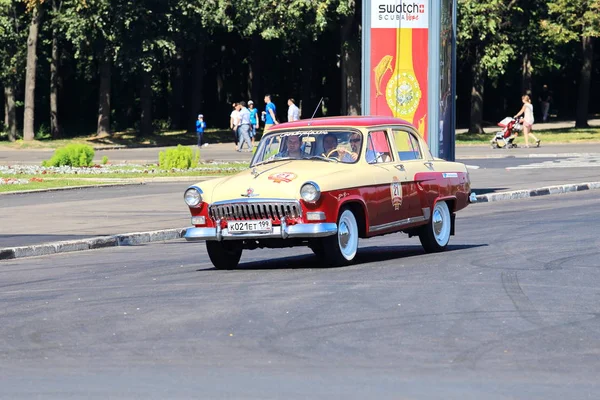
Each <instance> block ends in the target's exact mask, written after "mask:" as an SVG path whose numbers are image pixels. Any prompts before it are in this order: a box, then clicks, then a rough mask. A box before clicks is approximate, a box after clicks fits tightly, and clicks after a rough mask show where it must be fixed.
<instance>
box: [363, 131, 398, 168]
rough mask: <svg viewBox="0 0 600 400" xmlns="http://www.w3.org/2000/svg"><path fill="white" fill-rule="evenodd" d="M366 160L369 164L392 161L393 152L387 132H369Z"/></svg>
mask: <svg viewBox="0 0 600 400" xmlns="http://www.w3.org/2000/svg"><path fill="white" fill-rule="evenodd" d="M365 159H366V160H367V162H368V163H369V164H380V163H386V162H390V161H392V152H391V150H390V143H389V141H388V137H387V132H386V131H373V132H369V136H368V138H367V151H366V153H365Z"/></svg>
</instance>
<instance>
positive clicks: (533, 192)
mask: <svg viewBox="0 0 600 400" xmlns="http://www.w3.org/2000/svg"><path fill="white" fill-rule="evenodd" d="M594 189H600V182H588V183H572V184H567V185H556V186H546V187H542V188H538V189H522V190H513V191H510V192H500V193H489V194H480V195H476V196H475V197H476V198H477V203H479V202H481V203H489V202H492V201H504V200H518V199H526V198H528V197H538V196H545V195H549V194H561V193H571V192H582V191H585V190H594ZM477 203H475V204H477Z"/></svg>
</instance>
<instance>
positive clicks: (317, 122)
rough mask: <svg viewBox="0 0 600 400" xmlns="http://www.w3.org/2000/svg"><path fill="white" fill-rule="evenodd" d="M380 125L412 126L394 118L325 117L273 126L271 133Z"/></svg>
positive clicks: (370, 116)
mask: <svg viewBox="0 0 600 400" xmlns="http://www.w3.org/2000/svg"><path fill="white" fill-rule="evenodd" d="M378 125H410V126H412V124H410V123H409V122H407V121H405V120H403V119H400V118H394V117H382V116H377V115H366V116H365V115H352V116H338V117H324V118H313V119H301V120H299V121H294V122H284V123H281V124H278V125H273V126H271V128H270V129H269V132H271V131H274V130H280V129H290V128H305V127H325V126H327V127H338V126H350V127H361V128H362V127H367V126H378Z"/></svg>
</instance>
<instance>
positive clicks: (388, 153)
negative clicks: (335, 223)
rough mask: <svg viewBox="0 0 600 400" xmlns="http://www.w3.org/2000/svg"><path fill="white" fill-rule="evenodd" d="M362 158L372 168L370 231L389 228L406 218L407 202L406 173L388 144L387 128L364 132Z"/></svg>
mask: <svg viewBox="0 0 600 400" xmlns="http://www.w3.org/2000/svg"><path fill="white" fill-rule="evenodd" d="M364 156H365V159H366V160H367V162H368V164H369V168H371V169H372V170H373V173H372V176H373V180H374V183H375V184H376V186H375V188H374V196H373V199H372V200H371V202H370V203H371V208H372V209H373V210H374V211H375V212H376V213H375V215H374V218H372V219H371V221H370V226H369V232H370V233H371V234H376V233H380V232H384V231H391V230H394V228H397V227H398V226H400V225H401V222H400V221H402V220H404V219H406V218H407V212H408V205H407V204H404V203H403V198H404V196H403V185H402V184H403V182H405V181H406V173H405V171H403V170H402V169H399V168H398V166H397V162H396V157H395V154H394V153H393V150H392V146H391V144H390V136H389V130H388V129H376V130H372V131H369V132H368V134H367V143H366V146H365V154H364Z"/></svg>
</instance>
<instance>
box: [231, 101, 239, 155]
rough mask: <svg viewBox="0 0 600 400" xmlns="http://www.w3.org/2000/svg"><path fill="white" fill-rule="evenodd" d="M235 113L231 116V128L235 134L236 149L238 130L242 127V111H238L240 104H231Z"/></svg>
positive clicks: (236, 145) (236, 146)
mask: <svg viewBox="0 0 600 400" xmlns="http://www.w3.org/2000/svg"><path fill="white" fill-rule="evenodd" d="M231 106H232V107H233V111H232V112H231V114H229V128H230V129H231V131H232V132H233V142H234V143H235V149H236V150H237V148H238V141H239V137H238V128H239V126H240V111H239V109H238V103H233V104H231Z"/></svg>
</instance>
